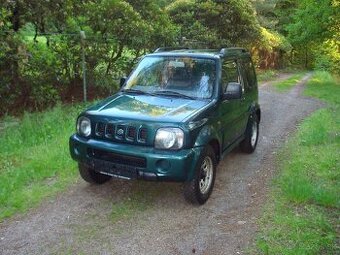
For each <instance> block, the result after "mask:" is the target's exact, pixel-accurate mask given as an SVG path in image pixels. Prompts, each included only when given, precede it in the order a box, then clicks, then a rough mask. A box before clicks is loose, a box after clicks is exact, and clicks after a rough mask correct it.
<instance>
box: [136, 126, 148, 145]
mask: <svg viewBox="0 0 340 255" xmlns="http://www.w3.org/2000/svg"><path fill="white" fill-rule="evenodd" d="M146 138H147V130H146V128H141V129H139V134H138V140H139V141H140V142H143V143H145V142H146Z"/></svg>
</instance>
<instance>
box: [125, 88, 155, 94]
mask: <svg viewBox="0 0 340 255" xmlns="http://www.w3.org/2000/svg"><path fill="white" fill-rule="evenodd" d="M121 91H122V92H126V93H133V94H139V95H153V94H152V93H150V92H146V91H143V90H139V89H123V90H121Z"/></svg>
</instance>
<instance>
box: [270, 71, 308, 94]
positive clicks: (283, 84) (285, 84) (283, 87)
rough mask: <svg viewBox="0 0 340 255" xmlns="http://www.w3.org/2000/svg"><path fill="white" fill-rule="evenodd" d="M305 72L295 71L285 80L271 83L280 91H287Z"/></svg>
mask: <svg viewBox="0 0 340 255" xmlns="http://www.w3.org/2000/svg"><path fill="white" fill-rule="evenodd" d="M305 74H306V73H305V72H299V73H296V74H294V75H293V76H292V77H290V78H288V79H286V80H283V81H279V82H275V83H274V84H273V85H274V87H275V88H276V89H277V90H278V91H280V92H285V91H288V90H289V89H291V88H292V87H294V86H295V85H296V83H298V82H299V81H300V80H301V79H302V78H303V76H304V75H305Z"/></svg>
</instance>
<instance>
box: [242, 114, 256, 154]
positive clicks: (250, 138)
mask: <svg viewBox="0 0 340 255" xmlns="http://www.w3.org/2000/svg"><path fill="white" fill-rule="evenodd" d="M258 139H259V121H258V118H257V116H256V115H251V116H250V117H249V120H248V124H247V128H246V132H245V138H244V140H243V141H242V142H241V149H242V151H243V152H246V153H252V152H254V151H255V149H256V145H257V140H258Z"/></svg>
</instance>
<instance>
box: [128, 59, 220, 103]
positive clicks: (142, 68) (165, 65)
mask: <svg viewBox="0 0 340 255" xmlns="http://www.w3.org/2000/svg"><path fill="white" fill-rule="evenodd" d="M215 77H216V62H215V60H213V59H204V58H192V57H164V56H149V57H145V58H144V59H143V60H142V61H141V62H140V63H139V65H138V66H137V68H136V69H135V70H134V71H133V73H132V74H131V76H130V77H129V79H128V80H127V81H126V85H125V86H124V87H123V91H129V90H130V91H135V92H136V91H139V92H141V93H152V94H157V95H165V96H167V95H168V96H183V97H190V98H200V99H205V98H210V97H211V96H212V92H213V88H214V84H215Z"/></svg>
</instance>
